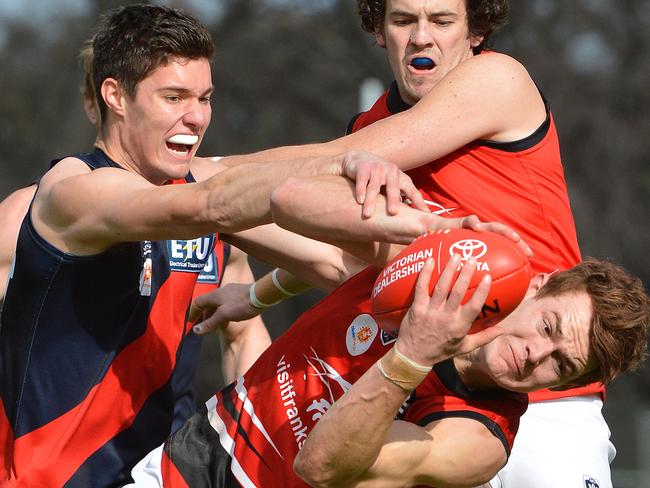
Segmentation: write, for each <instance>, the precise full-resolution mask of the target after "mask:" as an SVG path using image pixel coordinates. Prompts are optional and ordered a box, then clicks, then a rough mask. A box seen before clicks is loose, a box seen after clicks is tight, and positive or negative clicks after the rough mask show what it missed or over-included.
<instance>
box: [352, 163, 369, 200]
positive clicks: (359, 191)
mask: <svg viewBox="0 0 650 488" xmlns="http://www.w3.org/2000/svg"><path fill="white" fill-rule="evenodd" d="M370 176H371V175H370V171H368V168H367V167H365V166H364V165H361V167H360V168H358V170H357V174H356V180H355V183H354V185H355V198H356V200H357V203H358V204H359V205H363V206H364V209H365V202H366V193H367V188H368V183H369V180H370Z"/></svg>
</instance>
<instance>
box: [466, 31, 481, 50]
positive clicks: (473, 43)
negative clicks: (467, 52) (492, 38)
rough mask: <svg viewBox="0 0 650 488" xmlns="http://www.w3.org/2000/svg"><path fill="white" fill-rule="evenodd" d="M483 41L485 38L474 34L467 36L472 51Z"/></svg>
mask: <svg viewBox="0 0 650 488" xmlns="http://www.w3.org/2000/svg"><path fill="white" fill-rule="evenodd" d="M483 39H485V36H477V35H475V34H471V33H470V35H469V46H470V47H471V48H472V49H474V48H475V47H478V46H479V45H480V44H481V43H482V42H483Z"/></svg>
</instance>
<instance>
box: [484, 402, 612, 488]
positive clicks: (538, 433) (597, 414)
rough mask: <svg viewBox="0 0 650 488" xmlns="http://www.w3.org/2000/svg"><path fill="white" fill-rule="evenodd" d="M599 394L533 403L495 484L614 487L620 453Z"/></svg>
mask: <svg viewBox="0 0 650 488" xmlns="http://www.w3.org/2000/svg"><path fill="white" fill-rule="evenodd" d="M602 407H603V402H602V400H601V399H600V396H599V395H588V396H581V397H572V398H562V399H559V400H550V401H547V402H538V403H531V404H530V405H529V406H528V410H527V411H526V413H525V414H524V416H523V417H522V418H521V424H520V426H519V432H518V433H517V436H516V437H515V444H514V447H513V449H512V454H511V455H510V459H509V460H508V464H506V466H505V467H504V468H503V469H502V470H501V471H499V473H497V476H496V477H495V478H494V479H492V480H491V481H490V484H491V486H492V488H550V487H552V488H612V481H611V474H610V469H609V464H610V463H611V462H612V460H613V459H614V456H615V455H616V449H615V448H614V445H613V444H612V443H611V442H610V441H609V436H610V431H609V427H607V423H606V422H605V419H604V418H603V414H602V411H601V410H602Z"/></svg>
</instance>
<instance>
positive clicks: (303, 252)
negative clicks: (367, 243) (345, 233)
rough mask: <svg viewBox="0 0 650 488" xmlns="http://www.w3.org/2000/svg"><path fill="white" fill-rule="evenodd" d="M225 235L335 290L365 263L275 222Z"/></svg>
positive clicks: (251, 251)
mask: <svg viewBox="0 0 650 488" xmlns="http://www.w3.org/2000/svg"><path fill="white" fill-rule="evenodd" d="M222 238H223V239H224V240H226V241H228V242H230V243H231V244H233V245H235V246H237V247H238V248H240V249H242V250H244V251H245V252H246V253H248V254H249V255H251V256H255V257H256V258H257V259H259V260H261V261H264V262H266V263H268V264H270V265H272V266H277V267H279V268H282V269H285V270H287V271H289V272H290V273H291V274H293V275H295V276H296V277H298V278H300V279H301V280H302V281H304V282H306V283H309V284H311V285H312V286H315V287H317V288H320V289H322V290H324V291H332V290H333V289H334V288H336V287H337V286H339V285H340V284H341V283H342V282H343V281H345V280H347V279H348V278H350V277H351V276H353V275H354V274H356V273H358V272H359V271H360V270H361V269H363V268H364V267H365V266H366V263H365V262H364V261H362V260H360V259H357V258H355V257H354V256H351V255H350V254H348V253H346V252H344V251H343V250H342V249H340V248H338V247H336V246H333V245H331V244H327V243H324V242H320V241H316V240H313V239H309V238H308V237H304V236H301V235H298V234H295V233H293V232H290V231H288V230H286V229H282V228H280V227H278V226H277V225H275V224H269V225H264V226H259V227H255V228H253V229H248V230H245V231H242V232H238V233H236V234H222Z"/></svg>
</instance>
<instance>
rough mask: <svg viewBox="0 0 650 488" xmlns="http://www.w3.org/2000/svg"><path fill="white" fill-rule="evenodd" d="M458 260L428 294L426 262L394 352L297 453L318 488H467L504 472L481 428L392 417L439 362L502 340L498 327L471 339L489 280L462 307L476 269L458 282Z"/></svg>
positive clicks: (493, 442)
mask: <svg viewBox="0 0 650 488" xmlns="http://www.w3.org/2000/svg"><path fill="white" fill-rule="evenodd" d="M459 263H460V260H459V259H458V257H457V256H456V257H454V258H452V259H450V261H449V263H448V264H447V266H446V267H445V270H444V271H443V273H442V274H441V276H440V279H439V280H438V283H437V284H436V286H435V288H434V292H433V294H432V296H431V297H429V294H428V283H429V280H430V277H431V271H432V269H433V263H432V262H431V261H429V262H427V263H426V265H425V266H424V268H423V270H422V272H421V274H420V276H419V278H418V282H417V285H416V290H415V298H414V301H413V305H412V306H411V308H410V309H409V312H408V313H407V315H406V317H405V319H404V321H403V322H402V325H401V328H400V333H399V336H398V339H397V342H396V344H395V347H394V348H393V349H391V350H390V351H389V352H388V353H387V354H386V355H385V356H384V357H383V358H381V359H380V360H379V361H378V362H377V363H376V365H375V366H373V367H371V368H370V369H369V370H368V371H367V372H366V373H365V374H364V375H363V376H362V377H361V378H360V379H359V381H357V382H356V383H355V384H354V385H353V386H352V388H351V389H350V390H348V392H347V393H345V395H343V396H342V397H341V398H340V399H339V400H337V402H336V403H335V404H334V405H333V406H332V408H330V409H329V410H328V411H327V413H326V414H325V415H324V416H323V417H322V418H321V419H320V420H319V422H318V423H317V424H316V426H315V427H314V429H313V430H312V432H311V433H310V434H309V437H308V438H307V441H306V442H305V444H304V445H303V447H302V449H301V450H300V452H299V453H298V456H297V457H296V460H295V463H294V468H295V470H296V472H297V473H298V474H299V476H301V477H302V478H303V479H305V481H307V482H308V483H310V484H311V485H313V486H319V487H320V486H328V487H329V486H341V487H342V486H346V487H350V486H358V487H363V486H413V485H418V484H426V485H430V486H437V487H452V486H457V487H461V486H465V487H466V486H475V485H477V484H480V483H483V482H485V481H487V480H488V479H489V478H490V477H491V475H492V474H494V473H495V472H496V471H497V469H499V468H500V467H501V466H502V465H503V463H504V462H505V456H506V455H505V451H504V449H503V446H502V445H501V442H500V441H499V440H498V439H497V438H496V437H494V436H493V435H492V434H491V433H490V432H489V431H488V430H487V429H485V428H484V427H483V426H482V425H481V424H479V423H478V422H475V421H472V420H470V419H443V420H439V421H436V422H432V423H431V424H429V425H427V426H426V427H424V428H421V427H418V426H416V425H414V424H410V423H407V422H396V421H394V420H393V419H394V417H395V415H396V413H397V411H398V409H399V408H400V406H401V405H402V403H403V402H404V400H405V399H406V398H407V396H408V395H409V394H410V392H411V391H412V390H413V389H414V388H415V387H416V386H417V385H418V384H419V383H420V382H421V381H422V380H423V379H424V378H425V377H426V375H427V374H428V372H429V371H430V369H431V367H432V365H433V364H435V363H437V362H439V361H442V360H444V359H447V358H449V357H453V356H454V355H458V354H463V353H466V352H469V351H471V350H473V349H475V348H476V347H479V346H481V345H483V344H485V343H487V342H489V341H490V340H492V339H494V338H495V337H496V336H498V335H500V333H501V331H500V330H499V329H498V326H497V328H495V327H493V328H490V329H486V330H483V331H481V332H479V333H477V334H472V335H466V334H467V331H468V330H469V328H470V325H471V322H472V320H473V319H474V318H475V317H476V315H477V314H478V313H479V311H480V309H481V305H482V304H483V302H484V300H485V298H486V296H487V292H488V290H489V286H490V280H489V277H486V278H484V279H483V280H482V281H481V283H480V284H479V286H478V287H477V289H476V291H475V292H474V294H473V295H472V297H471V298H470V300H469V301H468V302H467V303H466V304H465V305H461V300H462V298H463V297H464V295H465V292H466V290H467V287H468V285H469V281H470V279H471V276H472V275H473V273H474V271H475V267H476V263H475V261H473V260H471V261H470V262H469V263H468V264H467V265H465V266H464V267H463V269H462V271H461V273H460V274H459V276H458V279H457V280H456V282H455V283H453V275H454V272H455V270H456V268H457V266H458V265H459ZM404 357H407V358H410V359H403V358H404ZM359 419H363V421H360V420H359Z"/></svg>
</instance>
